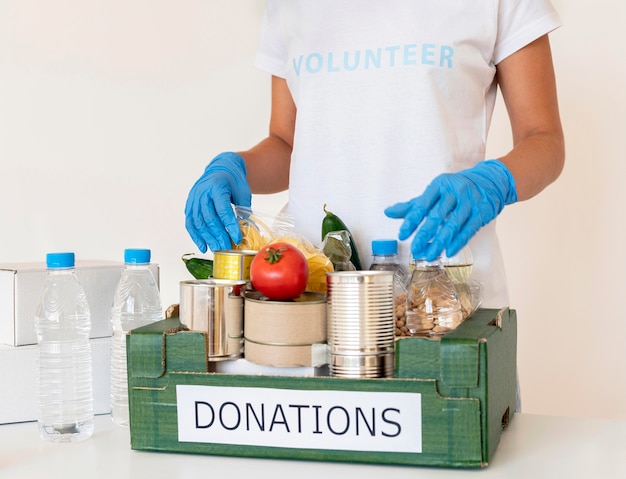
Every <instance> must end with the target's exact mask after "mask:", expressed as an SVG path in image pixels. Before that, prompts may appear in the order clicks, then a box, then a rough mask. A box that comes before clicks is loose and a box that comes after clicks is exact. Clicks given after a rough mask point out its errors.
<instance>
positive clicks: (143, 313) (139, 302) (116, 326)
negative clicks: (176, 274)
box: [111, 249, 163, 426]
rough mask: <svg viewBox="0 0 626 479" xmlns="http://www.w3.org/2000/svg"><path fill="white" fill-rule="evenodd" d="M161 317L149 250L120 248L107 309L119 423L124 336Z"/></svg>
mask: <svg viewBox="0 0 626 479" xmlns="http://www.w3.org/2000/svg"><path fill="white" fill-rule="evenodd" d="M161 319H163V308H162V306H161V295H160V293H159V288H158V286H157V283H156V280H155V279H154V276H153V275H152V271H151V270H150V250H149V249H126V250H124V269H123V270H122V276H121V278H120V281H119V284H118V285H117V289H116V291H115V296H114V299H113V307H112V309H111V325H112V327H113V338H112V342H111V418H112V419H113V422H114V423H116V424H118V425H120V426H128V425H129V411H128V378H127V369H126V335H127V333H128V332H129V331H130V330H131V329H135V328H138V327H140V326H145V325H146V324H149V323H151V322H154V321H159V320H161Z"/></svg>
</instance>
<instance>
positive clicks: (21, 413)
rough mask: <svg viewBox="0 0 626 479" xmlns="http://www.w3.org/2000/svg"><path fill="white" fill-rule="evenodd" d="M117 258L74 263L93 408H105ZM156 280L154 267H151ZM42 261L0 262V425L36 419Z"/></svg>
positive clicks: (108, 408)
mask: <svg viewBox="0 0 626 479" xmlns="http://www.w3.org/2000/svg"><path fill="white" fill-rule="evenodd" d="M123 267H124V264H123V263H122V262H114V261H100V260H83V261H81V260H80V259H78V260H77V261H76V274H77V276H78V279H79V280H80V282H81V284H82V286H83V289H84V290H85V295H86V296H87V301H88V302H89V309H90V311H91V351H92V358H93V381H94V382H93V394H94V412H95V413H96V414H107V413H109V412H110V411H111V401H110V397H109V391H110V385H109V382H110V357H111V352H110V348H111V334H112V329H111V318H110V314H111V306H112V304H113V295H114V294H115V288H116V287H117V283H118V282H119V279H120V276H121V274H122V268H123ZM151 267H152V273H153V274H154V277H155V279H156V281H157V284H158V282H159V267H158V265H151ZM46 274H47V270H46V266H45V263H43V262H41V263H19V264H0V424H7V423H13V422H26V421H35V420H37V364H36V362H37V361H36V358H37V345H36V343H37V337H36V334H35V310H36V308H37V303H38V302H39V298H40V296H41V293H42V291H43V287H44V282H45V279H46Z"/></svg>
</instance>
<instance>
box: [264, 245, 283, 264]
mask: <svg viewBox="0 0 626 479" xmlns="http://www.w3.org/2000/svg"><path fill="white" fill-rule="evenodd" d="M284 250H285V248H273V247H270V248H268V249H267V251H265V257H264V258H263V259H264V260H265V261H267V262H268V263H269V264H275V263H278V262H279V261H280V259H281V258H282V257H283V253H282V252H283V251H284Z"/></svg>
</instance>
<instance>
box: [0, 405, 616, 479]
mask: <svg viewBox="0 0 626 479" xmlns="http://www.w3.org/2000/svg"><path fill="white" fill-rule="evenodd" d="M129 444H130V435H129V430H128V429H127V428H122V427H118V426H114V425H113V424H112V422H111V420H110V417H109V416H98V417H96V428H95V432H94V435H93V436H92V437H91V438H89V439H87V440H85V441H82V442H78V443H74V444H54V443H47V442H45V441H42V440H41V439H40V438H39V435H38V432H37V424H36V423H22V424H8V425H3V426H0V478H2V479H13V478H19V479H38V478H42V479H43V478H45V479H55V478H63V479H73V478H81V479H91V478H107V479H126V478H129V479H130V478H133V479H142V478H150V479H157V478H167V479H175V478H189V479H203V478H211V479H240V478H244V477H245V478H246V479H254V478H266V477H271V478H274V479H282V478H287V477H289V476H291V475H295V479H306V478H316V479H332V478H342V479H368V478H375V479H380V478H384V479H395V478H455V479H458V478H465V477H473V478H478V477H480V478H481V479H482V478H495V477H497V478H506V479H511V478H518V477H519V478H524V479H539V478H544V477H545V478H567V479H575V478H591V479H600V478H620V479H621V478H626V421H619V420H604V419H579V418H559V417H548V416H536V415H528V414H517V415H516V416H515V417H514V419H513V421H512V422H511V424H510V425H509V427H508V428H507V429H506V430H505V431H504V432H503V435H502V439H501V442H500V445H499V447H498V449H497V451H496V453H495V457H494V458H493V460H492V462H491V464H489V466H488V467H486V468H484V469H467V470H464V469H436V468H424V467H397V466H382V465H381V466H379V465H361V464H343V463H332V462H312V461H296V460H293V461H291V460H274V459H247V458H236V457H220V456H203V455H190V454H169V453H156V452H145V451H133V450H131V449H130V445H129Z"/></svg>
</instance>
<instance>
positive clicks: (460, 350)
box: [440, 338, 479, 388]
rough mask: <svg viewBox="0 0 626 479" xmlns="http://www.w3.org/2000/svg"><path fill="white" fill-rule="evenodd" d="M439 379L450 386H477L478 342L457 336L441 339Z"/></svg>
mask: <svg viewBox="0 0 626 479" xmlns="http://www.w3.org/2000/svg"><path fill="white" fill-rule="evenodd" d="M440 364H441V380H442V381H443V383H444V384H445V385H446V386H448V387H451V388H475V387H477V386H478V372H479V342H478V341H476V339H470V338H459V339H454V340H446V338H442V340H441V363H440Z"/></svg>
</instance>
